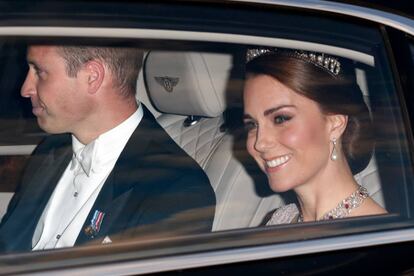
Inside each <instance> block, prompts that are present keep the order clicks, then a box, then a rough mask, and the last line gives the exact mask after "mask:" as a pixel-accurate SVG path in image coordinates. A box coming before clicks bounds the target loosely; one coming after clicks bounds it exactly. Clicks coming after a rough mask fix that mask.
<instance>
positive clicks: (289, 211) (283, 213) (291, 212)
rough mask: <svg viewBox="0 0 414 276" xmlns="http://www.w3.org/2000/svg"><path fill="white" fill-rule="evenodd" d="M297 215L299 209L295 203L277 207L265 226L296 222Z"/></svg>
mask: <svg viewBox="0 0 414 276" xmlns="http://www.w3.org/2000/svg"><path fill="white" fill-rule="evenodd" d="M298 217H299V209H298V207H297V206H296V204H294V203H291V204H288V205H284V206H282V207H279V208H277V209H276V210H275V211H274V212H273V214H272V215H271V217H270V219H269V220H268V221H267V222H266V226H269V225H278V224H286V223H293V222H297V219H298Z"/></svg>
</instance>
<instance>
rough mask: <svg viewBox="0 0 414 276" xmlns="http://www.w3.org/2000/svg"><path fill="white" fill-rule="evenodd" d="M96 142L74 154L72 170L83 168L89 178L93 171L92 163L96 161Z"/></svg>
mask: <svg viewBox="0 0 414 276" xmlns="http://www.w3.org/2000/svg"><path fill="white" fill-rule="evenodd" d="M94 149H95V141H93V142H91V143H89V144H87V145H86V146H85V147H84V148H83V149H81V150H80V151H79V152H77V153H74V154H73V157H72V166H71V169H72V170H73V169H75V168H76V167H77V166H81V168H82V170H83V171H84V172H85V174H86V175H87V176H89V175H90V173H91V170H92V163H93V159H94V155H95V153H94Z"/></svg>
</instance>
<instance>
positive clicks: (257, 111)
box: [244, 75, 330, 192]
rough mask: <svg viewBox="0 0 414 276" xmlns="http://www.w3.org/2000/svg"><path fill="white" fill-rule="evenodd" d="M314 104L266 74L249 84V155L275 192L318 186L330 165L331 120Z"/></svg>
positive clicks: (246, 92)
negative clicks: (319, 180)
mask: <svg viewBox="0 0 414 276" xmlns="http://www.w3.org/2000/svg"><path fill="white" fill-rule="evenodd" d="M328 117H329V116H326V115H324V114H322V112H321V111H320V109H319V107H318V105H317V104H316V102H314V101H312V100H310V99H308V98H306V97H304V96H302V95H300V94H298V93H296V92H294V91H293V90H291V89H290V88H288V87H286V86H285V85H283V84H282V83H281V82H279V81H278V80H276V79H274V78H272V77H270V76H267V75H256V76H252V77H250V78H248V79H247V81H246V84H245V88H244V124H245V127H246V129H247V131H248V134H247V150H248V152H249V153H250V155H251V156H253V158H254V159H255V160H256V162H257V163H258V164H259V166H260V168H261V169H262V170H263V172H265V173H266V175H267V177H268V180H269V184H270V187H271V188H272V189H273V190H274V191H277V192H283V191H287V190H290V189H294V188H296V187H298V186H300V185H302V184H306V183H310V182H315V181H316V182H317V181H318V179H319V177H320V176H322V175H323V174H324V173H325V171H326V168H327V166H328V163H329V162H330V159H329V155H330V120H328Z"/></svg>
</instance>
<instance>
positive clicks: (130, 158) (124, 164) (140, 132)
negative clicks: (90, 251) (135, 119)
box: [75, 108, 160, 245]
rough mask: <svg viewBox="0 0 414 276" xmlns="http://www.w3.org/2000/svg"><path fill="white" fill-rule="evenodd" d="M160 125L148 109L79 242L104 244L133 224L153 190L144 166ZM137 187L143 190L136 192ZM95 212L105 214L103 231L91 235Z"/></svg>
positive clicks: (100, 194) (88, 219)
mask: <svg viewBox="0 0 414 276" xmlns="http://www.w3.org/2000/svg"><path fill="white" fill-rule="evenodd" d="M159 128H160V126H158V125H157V123H156V122H155V119H154V118H153V117H152V115H151V114H150V113H149V111H147V109H145V108H144V117H143V118H142V120H141V122H140V124H139V125H138V127H137V128H136V129H135V131H134V132H133V134H132V135H131V137H130V139H129V140H128V142H127V144H126V145H125V148H124V150H123V151H122V153H121V155H120V157H119V158H118V160H117V162H116V163H115V166H114V168H113V170H112V172H111V173H110V174H109V176H108V178H107V180H106V182H105V184H104V186H103V187H102V190H101V191H100V193H99V195H98V197H97V199H96V201H95V203H94V205H93V206H92V208H91V210H90V212H89V214H88V216H87V219H86V221H85V222H84V225H83V226H82V228H81V231H80V233H79V236H78V238H77V240H76V243H75V244H76V245H80V244H84V243H101V242H102V240H103V239H104V237H105V236H107V235H111V234H116V233H119V232H122V231H123V230H125V229H127V228H128V226H130V224H131V222H130V218H131V217H132V216H134V213H135V212H136V210H137V209H138V208H139V205H140V204H141V202H142V200H143V199H145V197H146V194H147V193H148V192H149V189H148V187H146V186H145V183H146V182H145V179H146V178H147V176H149V175H148V174H150V173H151V172H150V171H148V170H145V169H142V165H143V162H144V163H145V162H147V161H145V157H146V156H148V155H151V152H150V150H149V148H150V147H149V144H150V142H151V141H152V140H153V139H154V136H156V135H159V133H160V131H159ZM155 139H156V138H155ZM150 177H151V176H150ZM144 186H145V187H144ZM137 187H139V188H138V189H139V193H133V192H132V191H133V190H134V189H135V188H137ZM95 211H100V212H103V213H104V214H105V215H104V218H103V221H102V224H101V228H100V231H99V233H97V234H95V235H91V234H90V233H88V231H87V230H86V229H87V228H88V226H90V225H91V220H92V218H93V215H94V213H95Z"/></svg>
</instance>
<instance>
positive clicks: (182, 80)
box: [144, 51, 232, 117]
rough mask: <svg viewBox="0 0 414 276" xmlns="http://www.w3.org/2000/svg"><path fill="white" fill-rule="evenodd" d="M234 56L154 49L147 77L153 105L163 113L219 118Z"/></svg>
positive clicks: (148, 60)
mask: <svg viewBox="0 0 414 276" xmlns="http://www.w3.org/2000/svg"><path fill="white" fill-rule="evenodd" d="M231 68H232V55H230V54H216V53H200V52H168V51H151V52H149V53H148V55H147V56H146V59H145V62H144V80H145V84H146V89H147V92H148V95H149V97H150V100H151V102H152V104H153V105H154V106H155V108H156V109H158V110H159V111H160V112H163V113H172V114H179V115H195V116H203V117H216V116H219V115H221V114H222V113H223V111H224V110H225V108H226V89H227V81H228V78H229V76H230V71H231Z"/></svg>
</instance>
